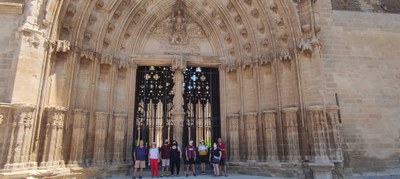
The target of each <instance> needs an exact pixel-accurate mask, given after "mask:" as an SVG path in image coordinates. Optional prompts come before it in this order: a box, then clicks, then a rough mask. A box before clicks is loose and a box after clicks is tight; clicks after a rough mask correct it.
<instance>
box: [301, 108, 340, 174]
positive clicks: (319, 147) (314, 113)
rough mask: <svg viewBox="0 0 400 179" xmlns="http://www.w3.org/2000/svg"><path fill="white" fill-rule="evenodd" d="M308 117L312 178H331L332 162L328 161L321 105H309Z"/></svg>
mask: <svg viewBox="0 0 400 179" xmlns="http://www.w3.org/2000/svg"><path fill="white" fill-rule="evenodd" d="M307 117H308V118H309V120H308V121H309V122H310V124H309V126H310V127H309V129H310V130H309V132H310V135H309V136H310V137H311V139H310V142H311V144H312V145H311V146H312V147H311V152H312V163H309V166H310V168H311V170H312V171H313V174H314V179H320V178H323V179H331V178H332V170H333V167H334V164H333V163H332V162H331V161H329V158H328V154H327V148H326V141H327V136H326V127H327V123H326V118H325V117H326V116H325V112H324V108H323V107H322V106H311V107H309V109H308V110H307Z"/></svg>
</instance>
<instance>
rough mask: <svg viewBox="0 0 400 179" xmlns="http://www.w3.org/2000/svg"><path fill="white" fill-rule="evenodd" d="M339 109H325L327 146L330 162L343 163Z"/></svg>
mask: <svg viewBox="0 0 400 179" xmlns="http://www.w3.org/2000/svg"><path fill="white" fill-rule="evenodd" d="M338 112H339V108H338V107H337V106H335V107H329V108H327V109H326V119H327V122H328V141H329V142H328V145H329V158H330V159H331V160H332V162H343V151H342V137H341V135H340V125H341V124H340V122H339V116H338V114H339V113H338Z"/></svg>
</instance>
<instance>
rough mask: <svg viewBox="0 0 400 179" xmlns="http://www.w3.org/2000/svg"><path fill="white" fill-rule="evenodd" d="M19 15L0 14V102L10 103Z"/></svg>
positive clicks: (17, 51) (17, 44) (19, 22)
mask: <svg viewBox="0 0 400 179" xmlns="http://www.w3.org/2000/svg"><path fill="white" fill-rule="evenodd" d="M21 23H22V16H21V15H19V14H2V13H0V24H1V25H0V32H1V33H0V49H1V50H0V74H1V76H0V101H2V102H10V101H11V94H12V91H13V84H14V78H15V70H16V69H15V68H16V62H17V59H18V53H19V40H18V39H19V32H18V27H19V26H20V25H21Z"/></svg>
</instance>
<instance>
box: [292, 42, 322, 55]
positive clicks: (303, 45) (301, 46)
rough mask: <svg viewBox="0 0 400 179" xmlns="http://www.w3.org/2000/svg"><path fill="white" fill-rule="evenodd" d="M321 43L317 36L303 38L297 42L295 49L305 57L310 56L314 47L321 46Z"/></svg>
mask: <svg viewBox="0 0 400 179" xmlns="http://www.w3.org/2000/svg"><path fill="white" fill-rule="evenodd" d="M321 47H322V43H321V41H320V40H319V39H317V38H315V37H314V38H311V39H303V40H300V41H299V42H298V43H297V51H298V52H299V53H301V54H303V55H305V56H307V57H311V56H312V54H313V51H314V49H315V48H321Z"/></svg>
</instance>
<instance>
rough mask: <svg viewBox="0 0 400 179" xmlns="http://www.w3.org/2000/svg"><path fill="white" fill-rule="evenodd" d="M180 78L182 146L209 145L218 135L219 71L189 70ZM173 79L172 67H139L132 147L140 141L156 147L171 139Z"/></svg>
mask: <svg viewBox="0 0 400 179" xmlns="http://www.w3.org/2000/svg"><path fill="white" fill-rule="evenodd" d="M183 75H184V82H183V84H181V85H182V87H183V89H184V90H183V91H184V94H183V97H184V106H183V107H184V109H185V121H184V126H183V127H184V130H183V139H182V141H183V144H184V145H186V144H187V143H188V141H189V140H194V141H195V143H196V144H197V143H198V142H199V140H205V141H206V143H207V144H209V145H210V144H211V141H215V140H216V139H217V138H218V137H219V136H220V135H221V131H220V110H219V109H220V107H219V76H218V70H217V69H213V68H199V67H198V68H192V67H189V68H187V69H186V71H185V72H184V74H183ZM173 77H174V72H172V71H171V67H153V66H151V67H148V66H146V67H138V69H137V80H136V95H135V106H136V108H135V124H134V125H135V126H134V131H133V132H134V139H135V140H136V141H135V142H134V145H135V146H137V145H138V141H139V140H140V139H142V140H144V141H145V143H147V144H148V143H150V142H156V143H157V144H158V145H161V143H162V141H164V140H165V139H173V136H172V134H173V128H174V126H173V123H172V115H171V112H172V111H171V110H172V107H173V104H172V103H173V97H174V92H173V87H174V81H173Z"/></svg>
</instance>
